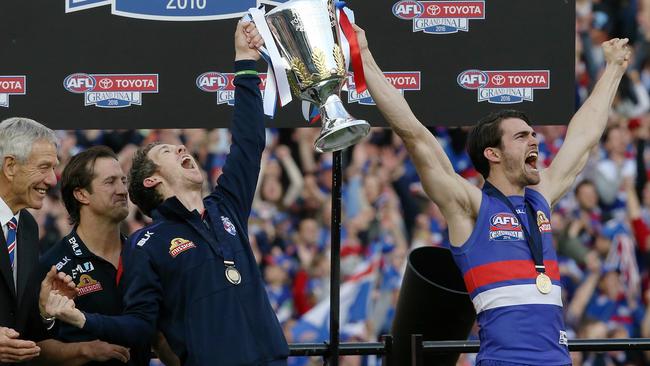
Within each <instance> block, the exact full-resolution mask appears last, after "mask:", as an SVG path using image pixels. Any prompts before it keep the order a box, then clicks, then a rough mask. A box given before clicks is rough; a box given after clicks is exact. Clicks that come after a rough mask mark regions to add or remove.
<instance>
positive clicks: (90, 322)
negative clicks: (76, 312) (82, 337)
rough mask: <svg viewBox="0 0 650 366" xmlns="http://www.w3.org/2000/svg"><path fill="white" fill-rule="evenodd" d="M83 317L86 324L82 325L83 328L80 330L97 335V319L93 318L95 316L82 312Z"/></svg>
mask: <svg viewBox="0 0 650 366" xmlns="http://www.w3.org/2000/svg"><path fill="white" fill-rule="evenodd" d="M83 313H84V316H85V317H86V323H84V326H83V327H82V328H81V329H82V330H84V331H86V332H89V333H92V334H95V335H96V334H97V328H98V325H99V324H98V322H97V321H98V319H97V317H96V316H95V314H90V313H87V312H85V311H84V312H83Z"/></svg>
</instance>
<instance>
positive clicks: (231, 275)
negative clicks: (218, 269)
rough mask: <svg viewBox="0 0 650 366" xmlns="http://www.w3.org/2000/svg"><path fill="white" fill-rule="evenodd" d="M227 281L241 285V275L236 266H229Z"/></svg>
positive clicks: (227, 268)
mask: <svg viewBox="0 0 650 366" xmlns="http://www.w3.org/2000/svg"><path fill="white" fill-rule="evenodd" d="M226 279H227V280H228V282H230V283H232V284H233V285H239V284H240V283H241V275H240V274H239V271H238V270H237V268H235V267H234V266H227V267H226Z"/></svg>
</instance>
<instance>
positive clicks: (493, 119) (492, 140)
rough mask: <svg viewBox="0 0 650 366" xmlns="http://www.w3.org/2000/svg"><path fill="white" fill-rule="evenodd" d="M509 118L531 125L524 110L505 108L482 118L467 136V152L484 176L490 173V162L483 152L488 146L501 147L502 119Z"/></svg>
mask: <svg viewBox="0 0 650 366" xmlns="http://www.w3.org/2000/svg"><path fill="white" fill-rule="evenodd" d="M508 118H519V119H521V120H523V121H524V122H526V123H527V124H528V125H530V119H529V118H528V116H526V114H524V112H520V111H517V110H514V109H504V110H501V111H496V112H492V113H490V114H488V115H487V116H485V117H483V118H481V119H480V120H479V121H478V123H477V124H476V125H475V126H474V128H473V129H472V131H471V132H470V133H469V136H468V138H467V152H468V154H469V157H470V159H472V164H474V168H475V169H476V170H477V171H478V172H479V173H481V175H482V176H483V178H487V177H488V176H489V175H490V162H489V161H488V160H487V159H486V158H485V156H484V155H483V152H484V151H485V149H486V148H488V147H501V138H502V137H503V130H502V129H501V121H503V120H505V119H508Z"/></svg>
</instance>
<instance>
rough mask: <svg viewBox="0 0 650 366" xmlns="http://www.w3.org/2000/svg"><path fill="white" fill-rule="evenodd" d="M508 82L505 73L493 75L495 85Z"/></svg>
mask: <svg viewBox="0 0 650 366" xmlns="http://www.w3.org/2000/svg"><path fill="white" fill-rule="evenodd" d="M505 82H506V77H505V76H503V75H494V76H493V77H492V83H493V84H494V85H503V83H505Z"/></svg>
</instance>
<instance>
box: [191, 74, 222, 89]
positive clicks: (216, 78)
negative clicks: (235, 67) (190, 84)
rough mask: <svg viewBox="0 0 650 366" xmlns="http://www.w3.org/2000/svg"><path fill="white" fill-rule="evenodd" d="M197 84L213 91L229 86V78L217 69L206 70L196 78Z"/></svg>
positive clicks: (200, 87)
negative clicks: (216, 70)
mask: <svg viewBox="0 0 650 366" xmlns="http://www.w3.org/2000/svg"><path fill="white" fill-rule="evenodd" d="M196 86H197V87H198V88H199V89H201V90H203V91H206V92H209V93H213V92H216V91H219V90H223V89H226V88H227V87H228V78H227V77H226V76H225V75H223V74H221V73H219V72H215V71H208V72H204V73H203V74H201V75H199V77H198V78H196Z"/></svg>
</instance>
